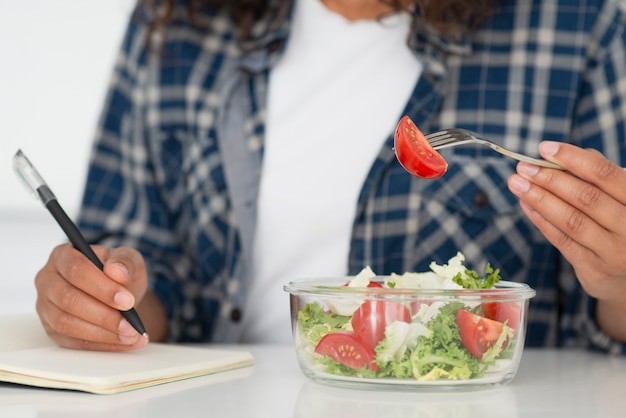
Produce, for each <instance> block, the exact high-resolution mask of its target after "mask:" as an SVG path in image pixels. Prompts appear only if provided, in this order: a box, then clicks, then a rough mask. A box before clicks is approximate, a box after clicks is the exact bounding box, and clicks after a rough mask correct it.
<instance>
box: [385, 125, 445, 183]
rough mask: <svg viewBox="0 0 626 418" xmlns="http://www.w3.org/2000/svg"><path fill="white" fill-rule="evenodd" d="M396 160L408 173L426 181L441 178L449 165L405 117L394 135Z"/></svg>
mask: <svg viewBox="0 0 626 418" xmlns="http://www.w3.org/2000/svg"><path fill="white" fill-rule="evenodd" d="M394 150H395V153H396V158H398V161H399V162H400V164H401V165H402V167H404V169H405V170H406V171H408V172H409V173H411V174H413V175H414V176H417V177H421V178H424V179H434V178H438V177H441V176H443V175H444V174H445V172H446V171H447V170H448V163H447V162H446V160H445V159H444V158H443V157H442V156H441V154H439V153H438V152H437V151H436V150H435V149H434V148H433V147H432V146H431V145H430V144H429V143H428V141H427V140H426V138H425V137H424V134H422V132H421V131H420V130H419V129H418V127H417V126H416V125H415V123H413V121H412V120H411V119H410V118H409V117H408V116H404V117H402V119H400V122H399V123H398V126H397V127H396V133H395V135H394Z"/></svg>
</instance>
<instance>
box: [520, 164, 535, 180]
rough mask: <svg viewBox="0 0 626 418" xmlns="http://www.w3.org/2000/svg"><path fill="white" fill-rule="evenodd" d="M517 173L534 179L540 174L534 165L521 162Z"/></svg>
mask: <svg viewBox="0 0 626 418" xmlns="http://www.w3.org/2000/svg"><path fill="white" fill-rule="evenodd" d="M517 171H518V172H519V173H520V174H524V175H525V176H528V177H532V176H534V175H535V174H537V173H538V172H539V167H538V166H536V165H534V164H529V163H525V162H521V163H519V164H518V165H517Z"/></svg>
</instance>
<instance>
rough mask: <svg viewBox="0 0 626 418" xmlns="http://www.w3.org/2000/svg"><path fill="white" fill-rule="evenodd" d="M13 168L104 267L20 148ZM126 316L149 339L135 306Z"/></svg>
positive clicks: (69, 235)
mask: <svg viewBox="0 0 626 418" xmlns="http://www.w3.org/2000/svg"><path fill="white" fill-rule="evenodd" d="M13 170H15V173H16V174H17V176H18V177H19V178H20V179H21V180H22V182H23V183H24V185H25V186H26V188H27V190H28V191H29V192H30V193H31V194H32V195H33V196H34V197H35V199H39V200H41V202H42V203H43V204H44V206H45V207H46V208H47V209H48V211H49V212H50V213H51V214H52V216H53V217H54V219H55V220H56V221H57V223H58V224H59V226H60V227H61V229H63V232H65V235H67V238H68V239H69V240H70V242H71V243H72V245H73V246H74V247H75V248H76V249H77V250H78V251H80V252H81V253H83V255H85V257H87V258H88V259H89V260H91V262H92V263H94V264H95V265H96V266H97V267H98V268H99V269H100V270H102V269H103V268H104V265H103V264H102V261H100V259H99V258H98V256H97V255H96V253H94V252H93V250H92V249H91V246H90V245H89V244H88V243H87V241H86V240H85V237H84V236H83V234H81V233H80V230H79V229H78V227H77V226H76V224H75V223H74V222H72V220H71V219H70V217H69V216H67V213H65V211H64V210H63V208H62V207H61V205H59V202H58V201H57V199H56V196H55V195H54V193H52V191H51V190H50V188H49V187H48V185H47V184H46V182H45V181H44V180H43V178H42V177H41V175H40V174H39V172H37V170H36V169H35V167H34V166H33V165H32V164H31V163H30V161H29V160H28V158H26V155H24V153H23V152H22V150H18V151H17V153H16V154H15V156H14V157H13ZM120 312H121V313H122V315H123V316H124V318H126V320H127V321H128V322H130V324H131V325H132V326H133V328H135V329H136V330H137V332H138V333H139V334H141V335H143V336H144V338H145V339H146V340H147V339H148V334H147V333H146V329H145V328H144V326H143V324H142V322H141V319H140V318H139V315H137V311H135V309H134V308H130V309H129V310H127V311H120Z"/></svg>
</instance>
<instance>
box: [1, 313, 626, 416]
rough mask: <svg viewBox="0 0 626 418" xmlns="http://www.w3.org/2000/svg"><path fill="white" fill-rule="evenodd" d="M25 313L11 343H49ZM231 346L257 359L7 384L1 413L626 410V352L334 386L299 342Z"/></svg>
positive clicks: (561, 355) (535, 353) (532, 358)
mask: <svg viewBox="0 0 626 418" xmlns="http://www.w3.org/2000/svg"><path fill="white" fill-rule="evenodd" d="M20 321H21V319H19V318H18V320H11V321H7V320H6V317H5V318H3V321H2V322H3V323H1V324H0V330H2V328H3V326H4V327H5V328H6V326H7V323H8V322H10V323H11V324H13V326H19V327H20V329H22V331H23V333H24V334H23V335H28V336H30V337H29V338H23V339H21V341H15V342H14V347H11V344H7V341H3V342H2V344H3V346H4V348H5V349H7V347H8V348H10V349H15V348H16V347H17V348H20V347H24V348H25V347H26V346H32V345H36V344H38V343H39V342H40V341H41V339H40V338H41V337H40V336H37V330H36V326H37V325H33V322H32V321H30V320H29V322H23V321H22V322H20ZM27 324H30V325H27ZM29 327H30V328H29ZM4 335H5V336H6V335H7V334H4ZM219 347H220V348H223V347H224V346H219ZM228 347H229V348H232V349H235V350H248V351H250V352H251V353H252V354H253V356H254V358H255V362H256V364H255V366H253V367H249V368H246V369H240V370H235V371H231V372H226V373H221V374H217V375H213V376H205V377H200V378H195V379H189V380H186V381H182V382H175V383H169V384H164V385H161V386H156V387H151V388H146V389H139V390H135V391H131V392H126V393H121V394H117V395H93V394H88V393H81V392H72V391H62V390H49V389H38V388H30V387H21V386H18V385H12V384H6V383H0V417H10V418H22V417H46V418H49V417H59V418H73V417H77V418H78V417H80V418H92V417H107V418H108V417H116V418H134V417H150V418H161V417H163V418H172V417H174V418H186V417H272V418H280V417H298V418H308V417H325V418H335V417H336V418H339V417H341V418H348V417H365V418H368V417H384V418H394V417H429V418H430V417H433V418H434V417H436V418H442V417H454V418H465V417H480V418H488V417H494V418H496V417H497V418H507V417H516V418H517V417H568V418H572V417H585V418H589V417H603V418H604V417H624V416H626V357H611V356H606V355H603V354H598V353H590V352H585V351H559V350H526V351H525V353H524V356H523V359H522V363H521V365H520V369H519V372H518V374H517V376H516V377H515V379H514V380H513V381H512V382H511V383H509V384H508V385H506V386H503V387H499V388H491V389H484V390H474V391H465V392H417V393H415V392H413V393H407V392H387V391H372V390H354V389H344V388H335V387H331V386H325V385H321V384H318V383H315V382H312V381H310V380H308V379H307V378H306V377H305V376H304V375H303V374H302V373H301V372H300V369H299V367H298V364H297V361H296V357H295V353H294V349H293V347H292V346H290V345H287V346H269V345H252V346H228Z"/></svg>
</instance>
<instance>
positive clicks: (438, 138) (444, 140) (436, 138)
mask: <svg viewBox="0 0 626 418" xmlns="http://www.w3.org/2000/svg"><path fill="white" fill-rule="evenodd" d="M426 140H427V141H428V143H429V144H430V145H431V146H432V147H433V148H434V149H442V148H448V147H453V146H456V145H463V144H482V145H486V146H488V147H489V148H491V149H492V150H494V151H497V152H499V153H500V154H503V155H506V156H507V157H511V158H515V159H516V160H519V161H526V162H527V163H531V164H535V165H539V166H542V167H548V168H555V169H557V170H563V167H561V166H560V165H558V164H555V163H552V162H550V161H546V160H541V159H538V158H532V157H529V156H527V155H523V154H518V153H517V152H513V151H509V150H508V149H505V148H502V147H501V146H500V145H497V144H494V143H493V142H491V141H489V140H487V139H485V138H483V137H481V136H479V135H478V134H477V133H476V132H472V131H469V130H467V129H458V128H452V129H443V130H441V131H436V132H432V133H429V134H428V135H426Z"/></svg>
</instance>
